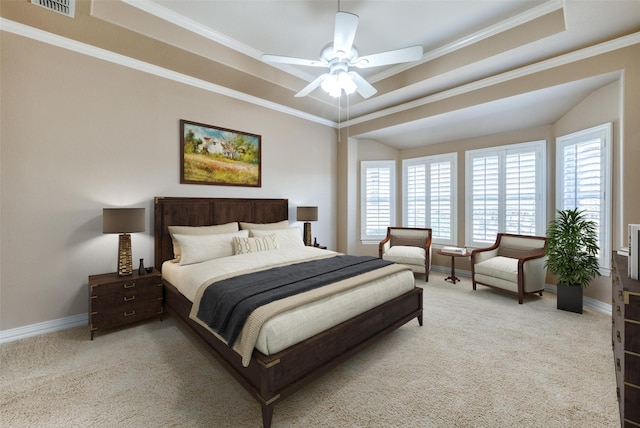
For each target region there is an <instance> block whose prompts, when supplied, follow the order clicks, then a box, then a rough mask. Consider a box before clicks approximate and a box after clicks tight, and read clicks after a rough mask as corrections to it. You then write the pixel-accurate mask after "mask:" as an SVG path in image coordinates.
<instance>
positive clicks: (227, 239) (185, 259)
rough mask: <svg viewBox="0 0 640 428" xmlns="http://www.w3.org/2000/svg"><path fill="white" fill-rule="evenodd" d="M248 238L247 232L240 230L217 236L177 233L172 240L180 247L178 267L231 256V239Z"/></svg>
mask: <svg viewBox="0 0 640 428" xmlns="http://www.w3.org/2000/svg"><path fill="white" fill-rule="evenodd" d="M248 236H249V232H248V231H246V230H240V231H238V232H233V233H221V234H219V235H181V234H179V233H178V234H175V235H174V237H173V238H174V239H175V240H176V241H178V244H179V245H180V249H181V254H180V265H190V264H193V263H200V262H204V261H207V260H212V259H219V258H221V257H227V256H232V255H233V239H234V238H244V237H248Z"/></svg>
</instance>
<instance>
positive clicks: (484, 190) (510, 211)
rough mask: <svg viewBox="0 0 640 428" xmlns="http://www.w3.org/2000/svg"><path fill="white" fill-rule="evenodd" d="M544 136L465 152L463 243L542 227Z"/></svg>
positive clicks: (478, 244)
mask: <svg viewBox="0 0 640 428" xmlns="http://www.w3.org/2000/svg"><path fill="white" fill-rule="evenodd" d="M545 143H546V142H545V141H534V142H531V143H522V144H512V145H509V146H502V147H494V148H490V149H481V150H471V151H468V152H466V170H467V172H466V177H467V178H466V193H467V197H468V199H467V201H466V221H465V223H466V224H467V225H468V226H467V230H466V243H467V245H469V246H473V247H484V246H486V245H487V244H491V243H494V242H495V240H496V236H497V234H498V232H505V233H515V234H519V235H544V234H545V232H546V221H545V199H544V198H543V197H542V190H543V188H544V177H545V162H544V161H545Z"/></svg>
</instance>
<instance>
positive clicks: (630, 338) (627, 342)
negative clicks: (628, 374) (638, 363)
mask: <svg viewBox="0 0 640 428" xmlns="http://www.w3.org/2000/svg"><path fill="white" fill-rule="evenodd" d="M624 348H625V349H626V350H627V351H631V352H635V353H636V354H640V324H636V323H633V322H626V323H624Z"/></svg>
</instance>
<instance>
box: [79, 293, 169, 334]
mask: <svg viewBox="0 0 640 428" xmlns="http://www.w3.org/2000/svg"><path fill="white" fill-rule="evenodd" d="M157 315H162V301H161V300H156V301H155V302H154V301H148V302H145V303H143V304H135V305H134V304H125V305H122V306H120V307H118V308H110V309H109V310H105V311H101V312H92V313H91V326H92V328H93V329H94V330H102V329H108V328H112V327H118V326H121V325H125V324H129V323H133V322H136V321H141V320H145V319H147V318H151V317H154V316H157Z"/></svg>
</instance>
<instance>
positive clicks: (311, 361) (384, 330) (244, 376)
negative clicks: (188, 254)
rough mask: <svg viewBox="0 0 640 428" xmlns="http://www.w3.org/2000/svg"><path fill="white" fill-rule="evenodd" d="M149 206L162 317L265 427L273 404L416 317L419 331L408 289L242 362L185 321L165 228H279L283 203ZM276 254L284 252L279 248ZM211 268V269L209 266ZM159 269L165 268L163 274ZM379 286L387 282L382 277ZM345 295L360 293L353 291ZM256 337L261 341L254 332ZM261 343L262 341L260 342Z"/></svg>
mask: <svg viewBox="0 0 640 428" xmlns="http://www.w3.org/2000/svg"><path fill="white" fill-rule="evenodd" d="M154 203H155V208H154V238H155V244H154V245H155V266H156V267H158V268H160V269H163V270H164V271H165V272H163V284H164V293H165V294H164V305H165V310H166V311H167V312H168V313H169V314H171V315H173V316H174V317H175V318H176V319H177V320H178V321H179V322H180V323H181V324H182V325H183V326H184V327H185V328H186V329H187V330H188V331H190V332H191V333H192V334H193V335H194V337H196V338H197V339H198V340H199V341H200V342H201V343H202V345H203V346H204V347H205V348H206V349H207V350H208V351H209V352H210V353H211V354H212V355H213V356H214V357H216V359H217V360H218V361H219V362H220V364H221V365H222V366H223V367H224V368H225V369H226V370H227V371H229V373H230V374H231V375H232V376H233V377H234V378H235V379H236V380H237V381H238V382H239V383H240V384H241V385H242V386H243V387H244V388H245V389H246V390H247V391H248V392H249V393H250V394H251V395H252V396H253V397H254V398H255V399H256V400H257V401H258V403H259V404H260V406H261V410H262V423H263V426H264V427H265V428H269V427H270V426H271V421H272V417H273V410H274V406H275V405H276V404H277V403H278V402H279V401H280V400H282V399H284V398H286V397H288V396H290V395H291V394H293V393H294V392H295V391H296V390H298V389H300V388H302V387H303V386H305V385H307V384H309V383H310V382H312V381H313V380H315V379H316V378H318V377H319V376H321V375H322V374H323V373H326V372H327V371H329V370H331V369H332V368H333V367H335V366H337V365H338V364H340V363H341V362H343V361H345V360H346V359H348V358H349V357H350V356H352V355H354V354H356V353H358V352H359V351H360V350H362V349H363V348H365V347H366V346H368V345H369V344H371V343H373V342H375V341H376V340H378V339H380V338H381V337H383V336H385V335H386V334H388V333H390V332H392V331H394V330H395V329H397V328H399V327H400V326H402V325H404V324H405V323H407V322H409V321H410V320H412V319H414V318H416V319H417V320H418V323H419V325H420V326H421V325H422V289H421V288H420V287H416V286H415V284H413V283H412V284H411V286H410V287H409V288H408V290H407V291H403V292H401V294H399V295H397V296H396V297H392V298H391V299H390V300H387V301H383V302H381V303H379V304H378V303H376V306H374V307H372V308H371V309H367V310H365V311H364V312H362V313H359V314H356V315H354V316H352V317H350V318H349V319H347V320H345V321H342V322H340V323H338V324H337V325H334V326H332V327H328V328H327V329H326V330H323V331H321V332H318V333H315V334H313V335H312V336H310V337H308V338H304V339H301V340H299V341H296V342H295V343H293V344H280V347H282V346H286V347H285V348H284V349H281V350H280V349H279V348H276V351H275V352H272V351H270V350H269V349H265V348H268V346H265V345H262V347H260V346H258V345H256V347H255V348H253V349H252V351H251V352H249V354H248V355H247V354H246V352H245V354H244V356H243V355H241V353H239V352H238V350H237V349H236V350H234V349H233V348H231V347H230V346H228V345H227V342H226V341H225V340H222V338H221V337H220V336H219V335H217V334H214V333H212V332H211V331H210V329H209V328H207V327H206V325H203V323H201V322H197V321H196V320H194V319H193V317H190V314H191V312H192V310H193V309H194V304H193V300H194V297H193V295H192V293H190V292H188V291H184V289H183V291H182V292H181V291H180V290H179V288H178V287H177V286H176V285H174V284H173V283H172V282H176V283H178V282H182V281H181V280H180V273H179V272H180V269H174V268H173V266H172V265H170V263H171V262H170V261H171V260H173V259H174V247H173V241H172V238H171V234H170V233H169V226H176V225H179V226H211V225H225V224H229V223H232V222H238V223H240V222H244V223H250V224H270V223H277V222H283V221H285V220H287V219H288V213H289V205H288V200H287V199H236V198H181V197H156V198H155V202H154ZM174 234H175V230H174ZM282 252H283V254H284V253H286V251H285V250H284V249H283V250H282ZM300 253H305V254H307V253H308V254H309V255H310V257H312V258H323V257H330V256H331V255H332V254H331V253H332V252H330V251H325V250H320V249H314V248H310V247H307V248H304V249H302V250H300ZM264 254H266V253H264ZM234 257H237V256H234ZM247 257H250V256H247ZM165 262H166V264H165ZM206 263H210V262H209V261H207V262H205V263H201V264H198V265H197V267H195V268H192V270H193V271H198V270H202V269H204V268H202V267H201V266H204V265H205V264H206ZM211 263H214V264H215V263H218V262H217V261H215V260H214V261H212V262H211ZM163 264H164V266H165V268H163ZM214 269H215V268H214ZM172 270H177V271H178V273H176V272H172ZM394 272H395V271H394ZM396 274H397V275H404V272H396V273H394V275H396ZM198 275H201V273H198ZM198 275H195V274H194V275H191V278H192V282H193V281H197V280H198V278H200V276H198ZM365 275H366V274H365ZM411 278H413V276H411ZM386 280H387V281H389V279H388V278H387V279H386ZM365 286H366V287H378V289H384V288H385V286H384V284H383V286H381V285H380V284H379V282H378V281H375V283H374V281H371V284H363V287H365ZM405 286H406V285H405ZM180 287H183V286H182V285H181V286H180ZM353 290H354V292H360V293H362V290H361V289H360V288H354V289H353ZM396 293H398V292H396ZM186 295H188V296H189V298H187V297H186ZM318 304H320V303H318ZM298 312H300V311H298ZM316 312H318V311H316ZM320 313H322V311H320ZM282 316H290V314H288V313H286V314H283V315H282ZM319 316H322V315H319ZM276 324H277V323H276ZM285 324H286V323H285ZM265 330H266V329H265ZM260 334H261V335H262V331H261V333H260ZM240 336H242V334H241V335H240ZM260 337H262V336H260ZM260 340H261V339H260V338H258V339H256V341H257V342H258V343H261V342H260ZM262 340H263V341H264V337H262ZM249 343H251V342H249ZM267 343H271V342H270V339H267ZM243 360H244V361H243Z"/></svg>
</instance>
